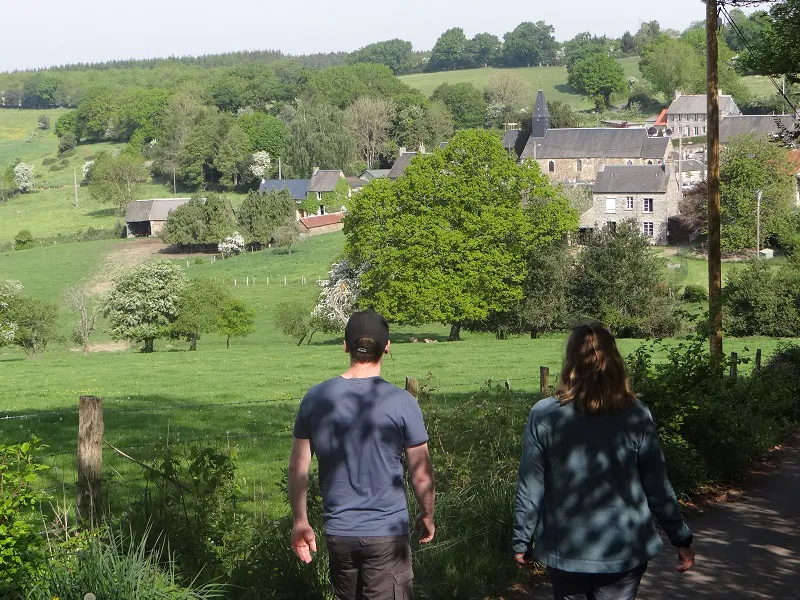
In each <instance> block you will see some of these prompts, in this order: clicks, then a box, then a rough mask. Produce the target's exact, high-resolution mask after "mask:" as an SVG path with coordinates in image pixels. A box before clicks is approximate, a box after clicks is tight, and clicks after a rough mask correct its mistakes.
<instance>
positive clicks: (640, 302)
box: [569, 220, 680, 337]
mask: <svg viewBox="0 0 800 600" xmlns="http://www.w3.org/2000/svg"><path fill="white" fill-rule="evenodd" d="M569 306H570V313H571V315H572V318H573V319H574V320H580V319H597V320H599V321H602V322H604V323H605V324H606V325H608V326H609V327H610V328H611V330H612V331H613V332H614V333H615V334H616V335H618V336H622V337H644V336H670V335H674V334H675V333H676V332H677V330H678V328H679V325H680V320H679V318H678V316H677V314H676V312H675V305H674V302H673V301H672V300H671V299H670V297H669V287H668V286H667V283H666V280H665V277H664V267H663V265H662V264H661V263H660V262H659V259H658V258H656V257H655V256H654V255H653V254H652V253H651V252H650V244H649V242H648V241H647V239H645V237H644V236H643V235H642V233H641V230H640V226H639V225H638V224H637V223H636V221H633V220H631V221H622V222H621V223H618V224H617V227H616V229H611V228H608V227H606V228H604V229H602V230H601V231H599V232H597V233H595V234H594V235H593V236H592V237H591V238H590V240H589V243H588V244H587V245H586V247H585V248H584V250H583V251H582V252H581V254H580V256H579V257H578V261H577V266H576V270H575V275H574V276H573V278H572V280H571V283H570V291H569Z"/></svg>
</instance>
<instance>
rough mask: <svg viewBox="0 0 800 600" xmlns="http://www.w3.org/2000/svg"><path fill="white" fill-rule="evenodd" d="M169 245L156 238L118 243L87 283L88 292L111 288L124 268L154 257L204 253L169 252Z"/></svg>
mask: <svg viewBox="0 0 800 600" xmlns="http://www.w3.org/2000/svg"><path fill="white" fill-rule="evenodd" d="M169 250H170V247H169V246H167V245H166V244H165V243H164V242H162V241H161V240H159V239H156V238H137V239H135V240H133V241H128V242H125V243H124V244H118V245H117V246H116V247H115V248H114V249H113V250H112V251H111V252H109V253H108V255H107V256H106V257H105V259H104V260H103V263H102V264H101V265H100V267H99V268H98V270H97V273H96V274H95V275H94V276H93V277H92V278H91V279H90V280H89V282H88V283H87V286H88V290H89V293H90V294H92V295H97V294H103V293H105V292H107V291H108V290H110V289H111V285H112V283H111V282H112V280H113V279H114V277H116V276H117V275H118V274H119V273H120V272H122V271H124V270H125V269H130V268H133V267H136V266H138V265H140V264H142V263H145V262H147V261H149V260H153V259H155V258H166V259H176V258H177V259H184V260H194V258H195V257H197V256H203V257H206V256H210V255H205V254H180V253H175V252H169Z"/></svg>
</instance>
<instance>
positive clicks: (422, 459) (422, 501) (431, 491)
mask: <svg viewBox="0 0 800 600" xmlns="http://www.w3.org/2000/svg"><path fill="white" fill-rule="evenodd" d="M406 458H407V459H408V474H409V477H410V478H411V487H412V488H413V489H414V496H415V497H416V498H417V504H418V505H419V510H420V512H419V514H418V515H417V520H416V525H417V528H419V527H423V528H424V532H423V534H422V537H421V538H420V540H419V543H420V544H427V543H428V542H430V541H431V540H432V539H433V535H434V533H435V532H436V526H435V525H434V523H433V505H434V503H435V501H436V483H435V482H434V479H433V465H432V464H431V455H430V453H429V452H428V444H427V443H425V444H419V445H418V446H411V447H408V448H406Z"/></svg>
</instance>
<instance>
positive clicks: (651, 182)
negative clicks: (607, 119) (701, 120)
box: [580, 164, 680, 246]
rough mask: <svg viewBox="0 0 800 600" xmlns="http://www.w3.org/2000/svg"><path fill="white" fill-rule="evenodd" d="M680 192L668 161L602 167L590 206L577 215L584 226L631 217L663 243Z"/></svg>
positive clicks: (652, 239)
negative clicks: (665, 162)
mask: <svg viewBox="0 0 800 600" xmlns="http://www.w3.org/2000/svg"><path fill="white" fill-rule="evenodd" d="M679 199H680V192H679V190H678V183H677V179H676V177H675V174H674V173H673V171H672V169H671V168H670V166H669V165H666V164H661V165H633V166H628V165H622V166H611V167H606V168H605V169H603V170H602V171H600V173H598V175H597V181H596V182H595V184H594V187H593V188H592V208H590V209H589V210H588V211H586V212H585V213H584V214H583V215H581V218H580V227H581V228H582V229H584V230H587V229H589V230H590V229H595V228H603V227H606V226H608V227H616V224H617V223H618V222H620V221H627V220H631V219H633V220H635V221H636V222H637V223H638V224H639V227H640V228H641V231H642V233H643V234H644V235H645V237H647V238H649V239H650V242H651V243H652V244H654V245H659V246H663V245H666V243H667V234H668V224H669V219H670V217H673V216H675V215H677V214H678V201H679Z"/></svg>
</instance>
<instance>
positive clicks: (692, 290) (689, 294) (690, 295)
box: [682, 284, 708, 302]
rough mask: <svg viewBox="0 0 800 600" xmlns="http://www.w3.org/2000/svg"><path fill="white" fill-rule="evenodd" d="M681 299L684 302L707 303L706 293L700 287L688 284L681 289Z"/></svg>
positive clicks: (704, 289)
mask: <svg viewBox="0 0 800 600" xmlns="http://www.w3.org/2000/svg"><path fill="white" fill-rule="evenodd" d="M682 299H683V301H684V302H706V301H708V292H707V291H706V288H704V287H703V286H702V285H692V284H689V285H687V286H686V287H685V288H683V296H682Z"/></svg>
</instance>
